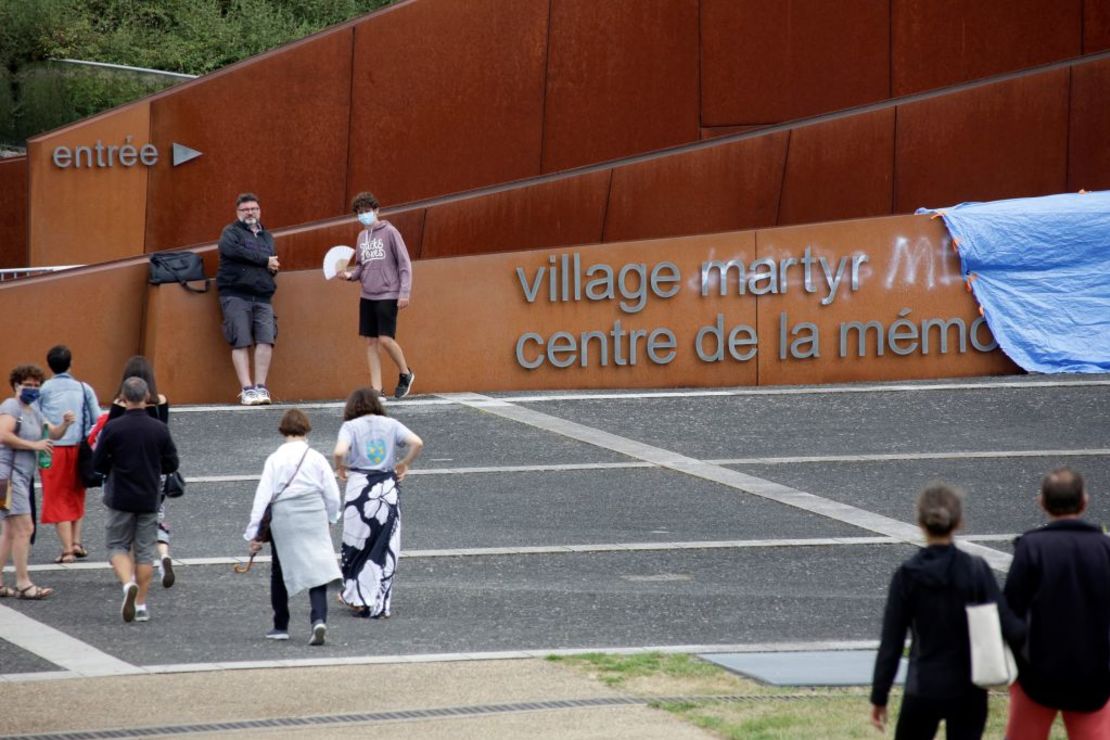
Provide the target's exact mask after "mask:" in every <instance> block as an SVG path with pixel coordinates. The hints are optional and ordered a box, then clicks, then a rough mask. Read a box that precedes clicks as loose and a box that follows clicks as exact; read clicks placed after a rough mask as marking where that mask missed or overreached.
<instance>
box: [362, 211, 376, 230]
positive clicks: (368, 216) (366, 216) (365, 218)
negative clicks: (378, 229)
mask: <svg viewBox="0 0 1110 740" xmlns="http://www.w3.org/2000/svg"><path fill="white" fill-rule="evenodd" d="M377 220H378V214H376V213H374V212H373V211H370V212H369V213H360V214H358V222H359V223H360V224H362V225H363V226H373V225H374V222H375V221H377Z"/></svg>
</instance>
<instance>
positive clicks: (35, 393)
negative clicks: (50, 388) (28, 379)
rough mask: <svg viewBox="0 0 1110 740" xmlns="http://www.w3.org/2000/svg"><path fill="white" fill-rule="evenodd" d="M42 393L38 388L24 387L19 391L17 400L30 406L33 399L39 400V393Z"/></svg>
mask: <svg viewBox="0 0 1110 740" xmlns="http://www.w3.org/2000/svg"><path fill="white" fill-rule="evenodd" d="M41 393H42V391H40V390H39V389H38V388H24V389H23V390H21V391H20V392H19V400H20V401H23V403H25V404H27V405H28V406H30V405H31V404H32V403H34V402H35V401H37V400H39V395H40V394H41Z"/></svg>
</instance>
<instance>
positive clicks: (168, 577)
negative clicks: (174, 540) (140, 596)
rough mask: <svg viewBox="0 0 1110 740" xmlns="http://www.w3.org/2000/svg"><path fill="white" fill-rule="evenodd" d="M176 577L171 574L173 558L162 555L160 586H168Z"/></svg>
mask: <svg viewBox="0 0 1110 740" xmlns="http://www.w3.org/2000/svg"><path fill="white" fill-rule="evenodd" d="M175 580H177V578H176V577H175V576H174V574H173V560H171V559H170V556H169V555H163V556H162V588H169V587H170V586H172V585H173V582H174V581H175Z"/></svg>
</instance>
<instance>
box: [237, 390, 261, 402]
mask: <svg viewBox="0 0 1110 740" xmlns="http://www.w3.org/2000/svg"><path fill="white" fill-rule="evenodd" d="M239 403H240V405H242V406H257V405H258V391H256V390H255V389H254V388H244V389H243V390H241V391H239Z"/></svg>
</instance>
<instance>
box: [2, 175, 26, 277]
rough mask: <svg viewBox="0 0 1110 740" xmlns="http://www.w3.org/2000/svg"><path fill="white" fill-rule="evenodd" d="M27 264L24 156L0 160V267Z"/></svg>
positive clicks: (23, 265)
mask: <svg viewBox="0 0 1110 740" xmlns="http://www.w3.org/2000/svg"><path fill="white" fill-rule="evenodd" d="M26 266H27V158H26V157H9V158H8V159H0V268H5V267H26Z"/></svg>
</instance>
